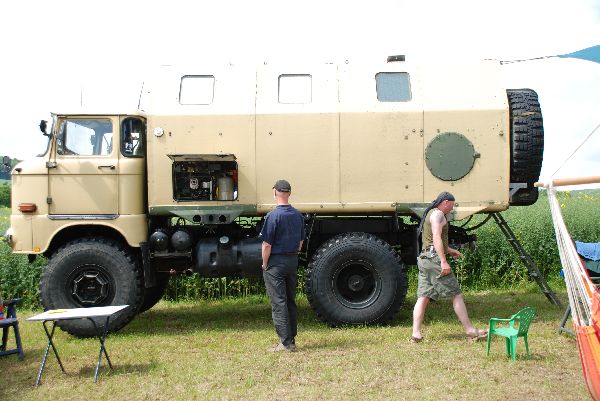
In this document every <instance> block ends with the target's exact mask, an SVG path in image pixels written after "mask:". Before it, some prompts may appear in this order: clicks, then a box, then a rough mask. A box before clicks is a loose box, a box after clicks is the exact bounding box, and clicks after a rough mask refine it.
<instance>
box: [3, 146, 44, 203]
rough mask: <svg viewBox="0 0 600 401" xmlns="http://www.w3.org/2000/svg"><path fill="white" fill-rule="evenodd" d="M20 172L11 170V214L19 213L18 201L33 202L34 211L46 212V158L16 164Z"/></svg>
mask: <svg viewBox="0 0 600 401" xmlns="http://www.w3.org/2000/svg"><path fill="white" fill-rule="evenodd" d="M17 167H18V168H20V169H21V172H17V171H14V170H13V173H12V186H11V208H12V213H13V214H20V213H21V212H19V211H18V209H17V208H18V206H19V203H35V204H36V205H37V212H36V213H47V212H48V204H47V203H46V197H47V196H48V173H47V171H48V170H47V169H46V160H45V159H43V158H40V157H38V158H35V159H32V160H29V161H27V162H22V163H19V165H18V166H17Z"/></svg>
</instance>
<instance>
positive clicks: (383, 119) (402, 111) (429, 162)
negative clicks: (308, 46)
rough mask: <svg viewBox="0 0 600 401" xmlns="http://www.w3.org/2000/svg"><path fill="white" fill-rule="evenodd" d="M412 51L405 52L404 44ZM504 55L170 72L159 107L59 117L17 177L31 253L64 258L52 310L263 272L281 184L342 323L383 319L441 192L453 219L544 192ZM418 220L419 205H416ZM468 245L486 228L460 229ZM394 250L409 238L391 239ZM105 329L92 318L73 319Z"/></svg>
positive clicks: (395, 301) (53, 282)
mask: <svg viewBox="0 0 600 401" xmlns="http://www.w3.org/2000/svg"><path fill="white" fill-rule="evenodd" d="M394 59H395V60H403V57H395V58H394ZM499 68H500V66H499V64H498V63H497V62H493V61H482V62H476V63H468V64H465V63H460V64H451V63H448V62H447V61H445V60H440V61H439V62H435V63H428V64H424V65H423V64H419V65H417V64H413V63H411V62H405V61H395V62H381V63H375V62H373V63H371V62H369V63H354V62H344V63H340V64H331V63H329V64H311V65H308V64H307V65H303V64H302V63H291V64H288V65H284V64H277V65H275V64H273V65H271V64H268V63H265V64H264V65H260V66H258V67H257V66H244V65H222V66H210V65H202V66H194V67H185V68H175V67H169V68H163V69H162V70H161V71H160V73H159V74H157V75H155V76H154V77H153V78H152V79H151V80H150V81H147V83H146V84H145V86H144V90H143V93H142V96H141V103H140V109H141V110H143V111H134V112H129V113H123V112H112V111H111V112H98V111H91V110H86V111H84V112H81V111H79V112H76V113H57V114H55V115H54V122H53V126H52V128H51V129H50V130H48V129H47V127H46V123H45V122H42V124H40V128H41V129H42V131H43V132H44V134H45V135H47V136H48V137H49V141H48V148H47V150H46V152H45V153H44V154H43V155H42V156H38V157H36V158H34V159H32V160H28V161H24V162H22V163H20V164H19V165H17V166H16V167H15V168H14V170H13V172H12V214H11V226H10V228H9V230H8V232H7V233H6V236H5V237H6V240H7V241H8V243H9V244H10V246H11V247H12V249H13V251H14V252H16V253H25V254H28V255H30V256H31V258H33V257H35V255H37V254H43V255H45V256H46V257H48V265H47V266H46V268H45V269H44V272H43V274H42V278H41V282H40V292H41V298H42V303H43V304H44V307H46V308H47V309H54V308H64V307H82V306H84V307H86V306H102V305H120V304H127V305H131V307H130V308H129V309H128V310H127V312H126V313H123V314H122V315H121V316H120V317H119V318H118V319H115V320H114V321H113V322H111V330H116V329H119V328H120V327H122V326H124V325H125V324H127V323H128V322H129V321H130V320H131V319H133V317H135V315H136V314H137V313H140V312H143V311H144V310H147V309H148V308H151V307H152V306H153V305H154V304H155V303H156V302H158V301H159V300H160V298H161V296H162V294H163V292H164V291H165V288H166V286H167V284H168V282H169V277H170V276H171V275H173V274H177V273H198V274H199V275H200V276H203V277H224V276H238V277H239V276H257V275H260V273H261V268H260V266H261V263H262V260H261V252H260V248H261V242H262V241H261V238H260V236H259V232H260V227H261V224H262V217H263V216H264V215H265V214H266V213H267V212H269V211H270V210H271V209H273V208H274V207H275V203H274V200H273V193H272V187H273V184H274V182H275V181H276V180H278V179H281V178H284V179H287V180H289V181H290V182H291V184H292V193H293V195H292V198H291V201H292V203H293V205H294V206H295V207H296V208H298V209H299V210H300V211H301V212H302V213H303V214H304V215H305V221H306V232H307V237H306V239H305V241H304V248H303V249H302V253H304V254H305V256H306V258H307V260H309V264H308V266H307V271H306V290H307V295H308V298H309V301H310V303H311V305H312V306H313V308H314V309H315V310H316V311H317V314H318V315H319V316H320V317H321V318H323V319H324V320H325V321H327V322H328V323H330V324H332V325H339V324H364V323H384V322H387V321H389V320H390V319H392V318H393V316H394V314H395V313H396V311H397V310H398V308H399V307H400V305H401V304H402V302H403V301H404V297H405V295H406V289H407V275H406V272H405V271H404V267H403V261H404V262H406V263H411V264H412V263H415V260H416V255H417V253H418V251H419V250H418V247H417V238H416V227H417V224H418V220H419V218H420V215H421V213H422V211H423V210H424V208H425V207H426V206H427V205H428V204H429V202H430V201H431V200H433V199H434V198H435V197H436V196H437V194H438V193H440V192H442V191H450V192H452V193H453V194H454V195H455V197H456V199H457V203H456V208H455V212H454V213H453V216H452V217H453V218H454V219H455V220H457V219H463V218H464V217H467V216H470V215H472V214H474V213H480V212H483V213H488V212H496V211H502V210H505V209H506V208H508V207H509V205H529V204H532V203H534V202H535V201H536V200H537V189H536V188H534V187H533V183H534V182H535V181H536V180H537V178H538V176H539V171H540V167H541V161H542V159H541V157H542V151H543V126H542V117H541V111H540V108H539V102H538V100H537V94H535V92H534V91H532V90H530V89H506V88H504V87H503V86H502V83H501V79H500V70H499ZM403 216H405V217H406V216H408V217H409V218H403ZM450 233H451V241H452V244H453V246H461V245H465V244H469V243H472V242H474V241H475V236H474V235H472V234H471V233H469V232H468V231H467V230H465V229H464V228H462V227H459V226H452V229H451V232H450ZM392 246H394V247H395V249H394V248H392ZM61 327H62V328H63V329H64V330H67V331H69V332H71V333H73V334H76V335H93V334H94V329H93V327H92V326H91V325H90V324H89V323H86V322H75V321H68V322H62V323H61Z"/></svg>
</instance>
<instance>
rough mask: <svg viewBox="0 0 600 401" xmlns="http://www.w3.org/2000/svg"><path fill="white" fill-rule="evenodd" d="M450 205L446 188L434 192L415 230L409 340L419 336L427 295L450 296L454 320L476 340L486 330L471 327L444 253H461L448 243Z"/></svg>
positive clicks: (434, 298) (416, 339) (413, 341)
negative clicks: (418, 240)
mask: <svg viewBox="0 0 600 401" xmlns="http://www.w3.org/2000/svg"><path fill="white" fill-rule="evenodd" d="M453 208H454V196H453V195H452V194H451V193H449V192H442V193H441V194H439V195H438V197H437V198H436V200H434V201H433V202H432V203H431V204H430V205H429V207H428V208H427V209H426V210H425V213H423V218H422V219H421V224H420V225H419V232H418V234H421V233H422V242H423V245H422V247H421V254H420V255H419V257H418V258H417V265H418V267H419V284H418V287H417V302H416V304H415V307H414V309H413V331H412V336H411V338H410V342H411V343H418V342H420V341H422V340H423V334H422V333H421V326H422V324H423V319H424V318H425V310H426V309H427V305H429V301H430V300H431V299H433V300H437V299H438V298H452V306H453V308H454V312H455V313H456V316H458V320H460V322H461V323H462V325H463V327H464V330H465V333H466V336H467V338H468V339H471V340H478V339H480V338H484V337H486V336H487V330H478V329H476V328H475V327H473V324H471V320H470V319H469V314H468V312H467V307H466V305H465V300H464V298H463V295H462V292H461V290H460V287H459V285H458V281H457V280H456V276H455V275H454V273H453V272H452V268H451V267H450V264H449V263H448V260H447V259H446V257H447V256H451V257H454V258H456V257H459V256H461V253H460V252H459V251H458V250H456V249H452V248H450V247H449V246H448V220H447V218H446V215H447V214H448V213H450V212H451V211H452V209H453Z"/></svg>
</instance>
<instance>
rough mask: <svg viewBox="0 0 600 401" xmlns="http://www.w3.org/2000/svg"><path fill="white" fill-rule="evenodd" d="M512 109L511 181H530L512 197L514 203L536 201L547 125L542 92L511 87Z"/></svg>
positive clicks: (511, 201)
mask: <svg viewBox="0 0 600 401" xmlns="http://www.w3.org/2000/svg"><path fill="white" fill-rule="evenodd" d="M506 93H507V95H508V104H509V110H510V144H511V154H510V182H511V183H517V184H526V185H527V188H523V189H519V190H518V191H517V192H516V193H515V194H514V195H513V196H512V197H511V199H510V204H511V205H523V206H527V205H532V204H534V203H535V202H536V201H537V198H538V189H537V188H535V187H534V186H533V184H534V183H535V182H536V181H537V180H538V179H539V177H540V171H541V169H542V156H543V153H544V125H543V120H542V111H541V108H540V103H539V101H538V95H537V93H536V92H535V91H533V90H531V89H508V90H507V91H506Z"/></svg>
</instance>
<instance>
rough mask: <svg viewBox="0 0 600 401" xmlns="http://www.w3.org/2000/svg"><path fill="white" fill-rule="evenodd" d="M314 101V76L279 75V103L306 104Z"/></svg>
mask: <svg viewBox="0 0 600 401" xmlns="http://www.w3.org/2000/svg"><path fill="white" fill-rule="evenodd" d="M310 102H312V76H310V75H308V74H284V75H280V76H279V103H287V104H305V103H310Z"/></svg>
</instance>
